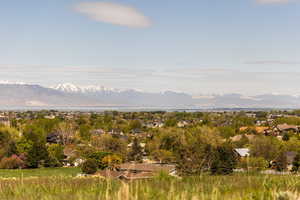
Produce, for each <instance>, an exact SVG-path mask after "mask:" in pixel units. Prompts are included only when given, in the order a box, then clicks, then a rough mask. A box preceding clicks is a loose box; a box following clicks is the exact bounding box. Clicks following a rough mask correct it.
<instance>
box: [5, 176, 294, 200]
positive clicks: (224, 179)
mask: <svg viewBox="0 0 300 200" xmlns="http://www.w3.org/2000/svg"><path fill="white" fill-rule="evenodd" d="M299 192H300V179H299V178H298V177H296V176H278V175H277V176H275V175H259V174H257V175H242V174H236V175H232V176H209V175H203V176H198V177H186V178H182V179H176V178H171V177H157V178H155V179H151V180H139V181H132V182H122V181H118V180H104V179H101V178H92V177H90V178H75V177H40V178H15V179H13V178H9V179H0V199H1V200H73V199H76V200H77V199H78V200H86V199H87V200H144V199H145V200H146V199H153V200H158V199H162V200H227V199H228V200H248V199H249V200H250V199H251V200H252V199H278V200H285V199H290V200H296V199H300V198H299Z"/></svg>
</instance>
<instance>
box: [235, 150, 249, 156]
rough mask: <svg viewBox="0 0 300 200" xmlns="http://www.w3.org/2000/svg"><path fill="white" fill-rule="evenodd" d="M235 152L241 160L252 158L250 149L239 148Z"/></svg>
mask: <svg viewBox="0 0 300 200" xmlns="http://www.w3.org/2000/svg"><path fill="white" fill-rule="evenodd" d="M234 151H235V152H236V154H237V155H238V156H239V157H241V158H243V157H248V156H250V150H249V149H248V148H237V149H234Z"/></svg>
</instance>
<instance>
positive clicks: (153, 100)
mask: <svg viewBox="0 0 300 200" xmlns="http://www.w3.org/2000/svg"><path fill="white" fill-rule="evenodd" d="M1 106H2V107H3V106H4V107H9V106H39V107H47V106H140V107H143V106H144V107H147V106H154V107H165V106H167V107H177V108H187V107H189V108H191V107H193V108H195V107H197V108H300V96H298V95H278V94H276V95H274V94H265V95H256V96H244V95H241V94H222V95H210V96H207V95H204V96H203V95H202V96H201V95H200V96H198V97H192V96H191V95H188V94H185V93H179V92H172V91H166V92H162V93H149V92H143V91H137V90H116V89H108V88H105V87H102V86H85V87H79V86H76V85H73V84H60V85H57V86H56V87H52V88H49V87H43V86H40V85H37V84H26V83H21V82H14V83H12V82H7V81H2V82H1V81H0V107H1Z"/></svg>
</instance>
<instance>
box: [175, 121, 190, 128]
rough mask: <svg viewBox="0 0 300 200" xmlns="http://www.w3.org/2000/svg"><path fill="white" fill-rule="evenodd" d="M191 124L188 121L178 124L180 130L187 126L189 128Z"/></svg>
mask: <svg viewBox="0 0 300 200" xmlns="http://www.w3.org/2000/svg"><path fill="white" fill-rule="evenodd" d="M188 124H189V123H188V122H187V121H180V122H178V123H177V127H179V128H183V127H185V126H187V125H188Z"/></svg>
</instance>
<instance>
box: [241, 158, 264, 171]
mask: <svg viewBox="0 0 300 200" xmlns="http://www.w3.org/2000/svg"><path fill="white" fill-rule="evenodd" d="M268 165H269V163H268V162H267V161H266V160H265V159H264V158H262V157H247V158H242V159H241V160H240V162H239V167H241V168H243V169H245V170H249V171H261V170H264V169H266V168H267V167H268Z"/></svg>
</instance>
